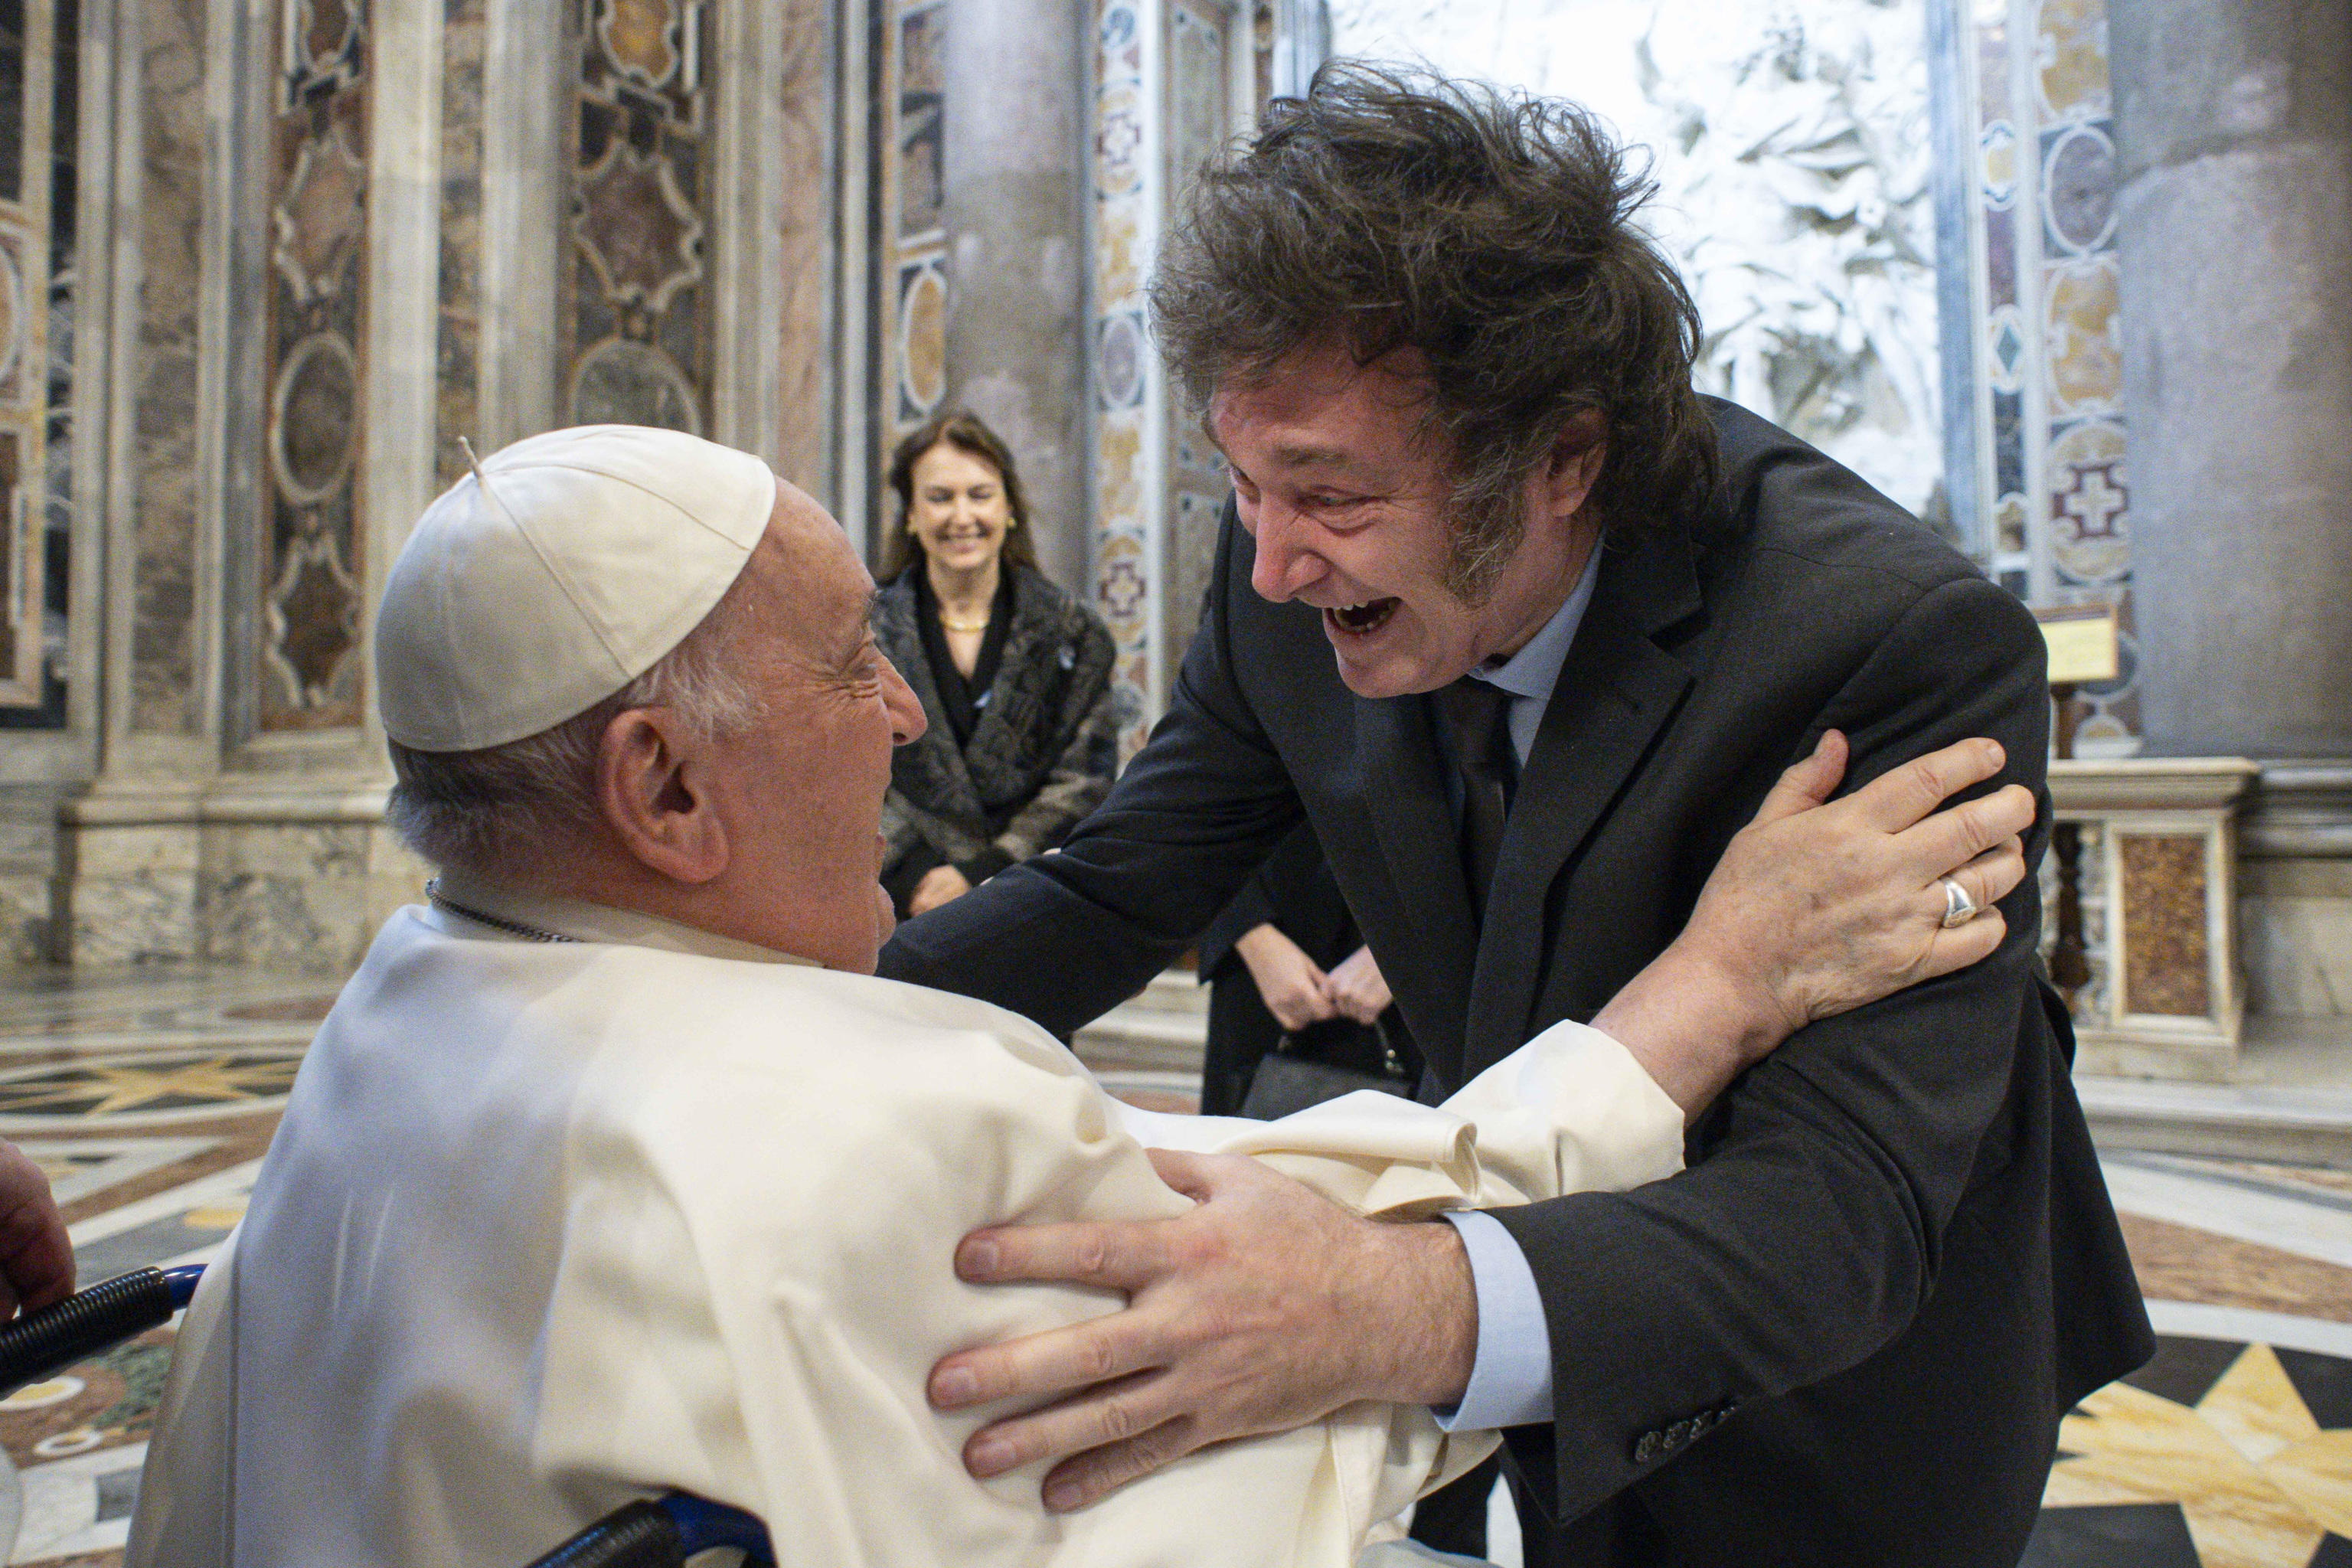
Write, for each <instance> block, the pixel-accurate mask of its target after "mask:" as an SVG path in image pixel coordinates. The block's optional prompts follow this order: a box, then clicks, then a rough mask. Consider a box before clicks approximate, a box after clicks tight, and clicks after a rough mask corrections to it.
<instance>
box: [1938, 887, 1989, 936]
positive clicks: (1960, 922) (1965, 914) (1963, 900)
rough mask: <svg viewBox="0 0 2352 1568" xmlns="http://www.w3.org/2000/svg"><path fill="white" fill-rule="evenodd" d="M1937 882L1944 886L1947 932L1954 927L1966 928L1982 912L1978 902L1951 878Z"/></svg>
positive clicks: (1945, 927) (1944, 922)
mask: <svg viewBox="0 0 2352 1568" xmlns="http://www.w3.org/2000/svg"><path fill="white" fill-rule="evenodd" d="M1936 880H1937V881H1938V882H1940V883H1941V884H1943V889H1944V921H1943V925H1944V929H1945V930H1946V931H1949V930H1951V929H1952V928H1953V927H1954V926H1964V925H1966V924H1968V923H1969V921H1972V920H1974V919H1976V918H1977V916H1978V915H1979V913H1981V912H1982V911H1981V910H1979V907H1978V905H1977V901H1976V900H1974V899H1972V898H1970V897H1969V890H1968V889H1966V888H1963V887H1961V886H1960V885H1959V884H1958V882H1955V881H1954V880H1952V879H1950V878H1949V877H1938V878H1937V879H1936Z"/></svg>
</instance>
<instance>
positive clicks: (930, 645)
mask: <svg viewBox="0 0 2352 1568" xmlns="http://www.w3.org/2000/svg"><path fill="white" fill-rule="evenodd" d="M908 575H909V576H911V577H913V578H914V579H915V605H916V622H917V625H918V626H919V627H920V629H921V631H922V634H923V652H924V654H925V655H926V656H927V657H928V658H929V660H930V666H931V675H932V679H935V680H937V681H938V682H939V688H940V708H941V709H943V710H945V711H946V713H947V720H948V728H950V730H953V731H955V738H956V750H958V751H962V750H963V749H964V748H965V747H967V746H969V745H971V732H972V731H974V730H976V729H978V728H979V727H980V716H981V715H982V713H984V712H986V711H987V710H988V695H989V690H990V689H991V688H992V687H993V686H994V685H995V684H996V671H997V668H998V667H999V666H1000V665H1002V664H1003V662H1004V637H1005V634H1006V633H1007V632H1009V631H1011V630H1012V628H1013V568H1011V567H1009V566H1008V567H1006V568H1004V569H1003V571H1001V572H999V573H998V574H996V597H995V598H994V599H992V600H991V601H990V602H989V605H988V629H987V630H986V631H984V632H982V634H981V637H980V658H979V659H978V660H977V661H976V662H975V663H974V664H973V665H972V667H971V674H970V675H966V674H964V673H963V671H961V670H960V669H958V668H956V662H955V655H954V654H953V653H951V652H950V651H949V649H948V634H947V628H946V627H945V626H941V625H940V597H939V595H938V594H937V593H935V592H934V591H933V590H932V588H931V574H930V573H929V572H928V571H926V570H925V569H924V567H923V563H921V562H917V563H915V564H914V565H913V566H911V567H909V568H908Z"/></svg>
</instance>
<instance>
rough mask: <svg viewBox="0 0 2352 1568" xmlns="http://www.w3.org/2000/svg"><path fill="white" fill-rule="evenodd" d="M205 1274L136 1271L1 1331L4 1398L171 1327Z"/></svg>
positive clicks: (195, 1268)
mask: <svg viewBox="0 0 2352 1568" xmlns="http://www.w3.org/2000/svg"><path fill="white" fill-rule="evenodd" d="M204 1274H205V1270H204V1266H203V1265H202V1264H192V1265H190V1266H188V1267H186V1268H136V1269H133V1270H131V1272H130V1273H128V1274H119V1275H117V1276H115V1277H114V1278H113V1279H109V1280H107V1281H106V1282H105V1283H104V1284H102V1285H93V1286H91V1287H90V1288H89V1289H87V1290H80V1291H77V1292H75V1293H74V1294H73V1295H70V1296H68V1297H67V1298H66V1299H65V1300H62V1301H57V1302H53V1303H51V1304H50V1305H48V1306H47V1307H44V1308H42V1309H41V1310H39V1311H37V1312H30V1313H27V1314H26V1315H25V1316H24V1317H21V1318H18V1319H17V1320H16V1321H14V1322H12V1323H8V1324H6V1325H5V1326H0V1395H5V1394H14V1393H15V1392H16V1390H17V1389H19V1388H22V1387H24V1386H25V1384H28V1383H37V1382H39V1381H40V1380H41V1379H42V1378H45V1377H47V1376H48V1375H49V1374H50V1373H53V1372H56V1371H58V1369H60V1368H62V1367H68V1366H71V1365H72V1364H73V1363H76V1362H78V1361H84V1360H87V1359H89V1357H91V1356H94V1355H97V1354H99V1353H100V1352H102V1351H104V1350H106V1349H108V1348H109V1347H110V1346H112V1345H114V1344H116V1343H118V1342H121V1341H123V1340H127V1339H129V1338H130V1337H131V1335H133V1334H140V1333H144V1332H146V1331H148V1330H149V1329H152V1328H154V1327H156V1326H157V1325H158V1324H161V1323H165V1322H169V1321H171V1317H172V1314H173V1313H174V1312H176V1311H178V1310H180V1309H181V1308H183V1307H184V1306H186V1305H187V1304H188V1301H189V1299H190V1298H192V1297H193V1296H194V1295H195V1293H196V1281H197V1280H199V1279H203V1278H204Z"/></svg>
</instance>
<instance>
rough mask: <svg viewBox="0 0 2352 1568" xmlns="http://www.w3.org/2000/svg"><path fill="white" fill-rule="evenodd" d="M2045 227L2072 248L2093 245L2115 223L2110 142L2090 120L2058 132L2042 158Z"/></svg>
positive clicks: (2109, 232) (2102, 242) (2106, 237)
mask: <svg viewBox="0 0 2352 1568" xmlns="http://www.w3.org/2000/svg"><path fill="white" fill-rule="evenodd" d="M2042 180H2043V184H2044V186H2045V188H2046V189H2047V191H2048V193H2049V203H2050V232H2051V233H2052V234H2053V235H2054V236H2056V237H2058V239H2059V240H2060V241H2061V242H2062V243H2063V244H2064V245H2066V246H2068V247H2071V248H2073V249H2074V250H2075V251H2078V252H2088V251H2093V250H2096V249H2098V248H2099V247H2101V246H2103V245H2105V244H2106V243H2107V241H2108V240H2109V239H2111V238H2113V237H2114V236H2115V229H2116V146H2115V143H2114V142H2111V141H2109V140H2108V139H2107V133H2106V132H2105V131H2103V130H2101V129H2099V128H2098V127H2097V126H2095V125H2078V126H2076V127H2074V129H2073V130H2071V131H2069V132H2065V133H2064V134H2063V135H2062V136H2060V137H2059V139H2058V140H2057V142H2054V143H2053V145H2052V147H2051V149H2050V156H2049V158H2048V159H2047V160H2046V161H2045V163H2044V164H2043V173H2042Z"/></svg>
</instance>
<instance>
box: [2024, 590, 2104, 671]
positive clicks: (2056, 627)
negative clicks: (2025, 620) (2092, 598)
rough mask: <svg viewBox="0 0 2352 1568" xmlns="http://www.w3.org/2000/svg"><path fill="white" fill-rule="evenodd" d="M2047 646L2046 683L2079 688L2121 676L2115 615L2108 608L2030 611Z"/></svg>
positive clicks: (2075, 607) (2089, 606) (2074, 607)
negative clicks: (2048, 676) (2048, 655)
mask: <svg viewBox="0 0 2352 1568" xmlns="http://www.w3.org/2000/svg"><path fill="white" fill-rule="evenodd" d="M2033 618H2034V619H2035V620H2037V621H2040V622H2041V623H2042V640H2043V641H2044V642H2046V643H2048V644H2049V645H2050V684H2051V685H2053V686H2082V685H2086V684H2088V683H2090V682H2092V681H2098V680H2113V679H2115V678H2116V675H2118V674H2119V673H2121V671H2122V665H2121V663H2120V656H2119V654H2118V651H2117V649H2116V612H2115V608H2114V606H2113V605H2051V606H2049V607H2046V608H2043V609H2039V610H2036V611H2034V612H2033Z"/></svg>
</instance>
